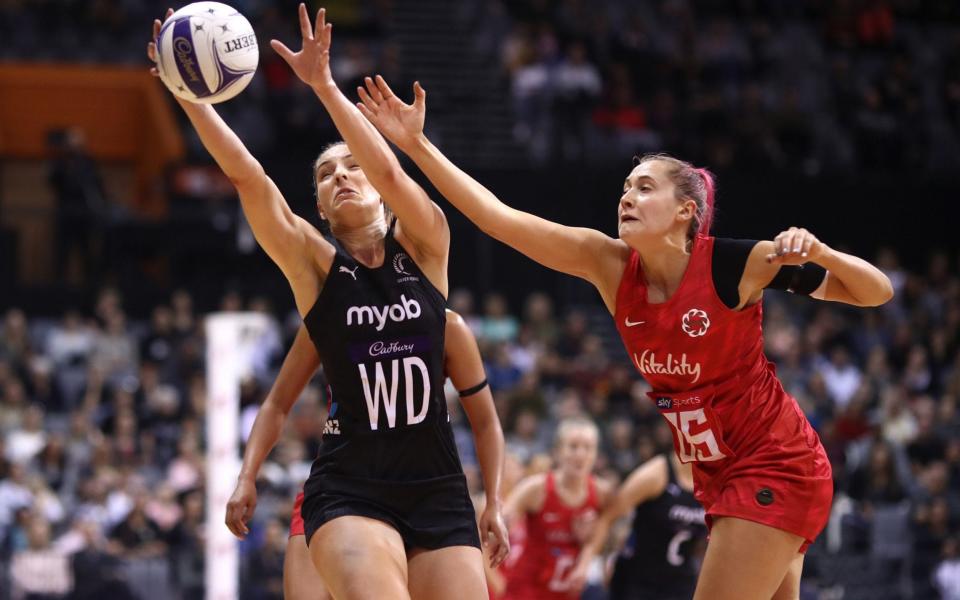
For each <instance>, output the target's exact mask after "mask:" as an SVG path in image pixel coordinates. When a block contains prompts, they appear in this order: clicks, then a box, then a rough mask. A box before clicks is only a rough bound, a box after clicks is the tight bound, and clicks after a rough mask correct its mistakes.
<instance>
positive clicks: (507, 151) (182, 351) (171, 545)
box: [0, 0, 960, 600]
mask: <svg viewBox="0 0 960 600" xmlns="http://www.w3.org/2000/svg"><path fill="white" fill-rule="evenodd" d="M230 4H231V5H233V6H234V7H236V8H237V9H239V10H240V11H241V12H242V13H244V14H245V15H246V16H247V17H248V18H250V20H251V21H252V22H253V24H254V27H255V28H256V31H257V34H258V38H259V40H260V43H261V48H262V56H261V62H260V67H259V71H258V74H257V76H256V78H255V79H254V81H253V83H252V84H251V85H250V87H249V88H248V89H247V90H246V91H244V92H243V93H242V94H241V95H240V96H239V97H238V98H236V99H234V100H232V101H230V102H228V103H226V104H221V105H219V106H218V110H219V111H220V113H221V114H222V115H224V116H225V118H226V119H227V120H228V122H229V123H230V125H231V126H232V127H233V128H234V130H235V131H237V133H238V134H239V135H240V136H241V137H242V138H243V140H244V142H245V143H246V144H247V146H248V147H249V148H250V149H251V151H252V152H253V153H254V154H255V155H256V156H257V157H258V158H259V159H261V161H262V162H263V163H264V165H265V167H266V170H267V172H268V173H269V174H270V175H271V176H272V177H273V178H274V179H275V180H276V181H277V183H278V185H279V186H280V188H281V189H282V190H283V191H284V193H285V195H286V197H287V198H288V200H289V201H290V203H291V204H292V205H293V208H294V210H295V211H296V212H298V213H299V214H301V215H302V216H304V217H306V218H308V219H310V220H312V221H313V222H316V220H317V218H316V214H315V209H314V204H313V199H312V190H311V188H310V177H309V174H310V164H311V161H312V159H313V158H314V157H315V156H316V154H317V153H318V151H319V149H320V148H321V147H323V146H324V145H325V144H326V143H328V142H330V141H332V140H334V139H336V137H337V135H336V131H335V130H334V128H333V125H332V123H331V122H330V120H329V118H328V117H327V116H326V114H325V113H324V111H323V109H322V106H321V105H320V103H319V102H318V101H317V99H316V98H315V97H314V96H313V94H312V93H311V92H309V90H308V89H307V88H306V87H304V86H302V85H300V84H299V82H298V81H296V78H295V77H294V76H293V74H292V73H291V72H290V71H289V70H288V67H287V66H286V64H285V63H284V62H283V61H282V60H281V59H280V58H279V57H278V56H276V55H275V54H274V53H273V52H272V51H271V50H270V49H269V48H268V46H267V44H266V41H267V40H269V39H270V38H271V37H276V38H279V39H281V40H284V41H285V42H287V43H288V45H292V44H293V43H294V42H295V41H296V38H297V35H298V30H297V27H296V23H295V17H296V8H295V7H296V3H295V2H292V1H286V2H275V1H268V0H230ZM312 4H314V6H313V7H312V8H317V7H319V5H320V4H319V3H316V2H314V3H312ZM308 5H309V3H308ZM324 5H325V6H326V7H327V9H328V18H329V20H330V21H332V22H333V23H335V25H336V35H335V36H334V51H333V61H334V67H333V68H334V76H335V78H336V80H337V82H338V84H339V85H340V87H341V89H343V90H344V91H345V92H347V93H348V95H351V96H352V95H353V92H352V90H354V89H355V87H356V83H357V82H358V81H359V79H360V78H361V77H362V76H363V75H367V74H372V73H382V74H384V75H385V76H386V78H387V79H388V80H389V81H391V82H392V83H393V84H395V85H394V87H395V89H398V90H403V91H402V92H400V93H401V95H405V96H407V97H409V94H410V92H409V90H410V87H409V86H410V84H411V83H412V82H413V80H414V79H418V80H420V81H421V82H422V84H423V85H424V87H425V88H426V89H427V90H428V100H427V102H428V117H427V129H428V133H429V134H430V136H431V137H432V138H433V139H434V140H435V141H436V142H437V143H438V145H439V146H441V147H442V148H443V150H444V151H445V152H446V153H447V154H448V155H449V156H450V157H451V158H452V159H453V160H454V161H455V162H457V163H458V164H460V165H462V166H464V168H466V170H468V171H470V172H471V173H474V174H476V175H477V177H478V179H480V180H481V181H482V182H484V183H485V184H486V185H488V186H489V187H490V188H491V189H493V190H494V191H495V192H496V193H497V194H498V195H499V196H500V197H501V198H503V199H504V200H505V201H507V202H508V203H511V204H513V205H515V206H517V207H522V208H525V209H528V210H531V211H532V212H535V213H537V214H540V215H543V216H547V217H550V218H554V219H556V220H559V221H561V222H565V223H576V224H581V225H586V226H593V227H597V228H599V229H601V230H603V231H606V232H608V233H612V232H613V228H614V225H615V220H614V215H615V204H616V201H617V198H618V197H619V190H620V186H621V185H622V181H623V177H624V176H625V174H626V173H627V172H628V171H629V169H630V166H631V157H632V156H633V155H635V154H638V153H643V152H646V151H653V150H666V151H670V152H673V153H675V154H677V155H679V156H682V157H684V158H687V159H690V160H692V161H693V162H695V163H698V164H705V165H706V166H708V167H710V168H711V169H713V170H714V171H715V172H716V173H717V174H718V177H719V192H718V209H719V211H718V217H717V224H716V231H717V233H718V235H725V236H731V237H741V238H770V237H772V236H773V235H775V234H776V233H777V232H779V231H780V230H781V229H783V228H786V227H788V226H791V225H802V226H805V227H807V228H809V229H810V230H811V231H813V232H814V233H815V234H816V235H818V236H819V237H820V238H821V239H822V240H824V241H825V242H827V243H828V244H831V245H834V246H837V247H841V248H847V249H850V250H852V251H855V252H856V253H858V254H860V255H862V256H865V257H867V258H869V259H872V260H873V261H874V262H875V263H876V264H878V265H879V266H881V267H882V268H883V269H884V271H885V272H886V273H887V274H888V275H889V276H890V278H891V280H892V281H893V282H894V285H895V287H896V297H895V298H894V300H893V301H892V302H891V303H889V304H888V305H886V306H884V307H882V308H880V309H874V310H857V311H851V310H848V309H845V308H844V307H842V306H839V305H827V304H822V303H816V302H813V301H809V300H804V299H796V298H793V297H788V296H786V295H784V294H778V293H776V292H772V293H768V294H767V295H766V299H765V311H766V312H765V315H766V323H765V327H766V340H767V353H768V355H769V356H770V358H771V359H773V360H775V361H776V363H777V366H778V373H779V375H780V377H781V379H782V380H783V382H784V384H785V385H786V387H787V389H788V390H789V391H790V392H791V393H793V394H794V395H795V396H796V397H797V398H798V399H799V400H800V402H801V405H802V406H803V408H804V410H805V412H806V414H807V416H808V417H809V418H810V420H811V421H812V422H813V424H814V425H815V426H816V428H817V430H818V431H819V433H820V435H821V437H822V439H823V441H824V444H825V446H826V447H827V450H828V452H829V454H830V456H831V459H832V461H833V466H834V473H835V477H836V496H835V500H834V508H833V516H832V519H831V522H830V525H829V526H828V529H827V530H826V531H825V532H824V534H823V535H822V536H821V538H820V539H819V541H818V542H817V544H816V545H815V546H814V547H813V548H811V550H810V552H809V555H808V559H807V563H806V569H805V574H804V589H803V597H804V598H811V599H812V598H821V599H824V600H827V599H836V600H839V599H856V598H864V599H867V598H869V599H880V600H882V599H885V598H890V599H892V598H917V599H933V598H943V599H954V600H955V599H958V598H960V528H958V522H960V411H958V406H957V403H958V400H960V353H958V347H960V275H958V273H960V264H958V261H960V241H958V240H960V238H958V234H957V228H958V225H960V209H958V204H960V196H958V191H957V189H958V183H960V178H958V176H957V173H958V169H960V3H958V2H957V1H956V0H696V1H694V0H642V1H641V0H367V1H360V0H355V1H349V0H331V1H329V2H325V3H324ZM166 7H167V3H161V2H154V1H152V0H149V1H148V0H0V41H2V44H0V311H2V314H0V600H8V599H9V598H23V597H27V598H68V597H69V598H143V599H152V598H185V599H187V598H200V597H202V596H203V572H204V571H203V570H204V533H203V529H202V524H203V522H204V518H205V515H204V500H203V499H204V486H203V481H204V472H203V468H204V449H205V434H204V428H203V423H204V421H203V417H204V412H205V403H206V398H205V379H204V378H205V371H204V369H205V365H204V339H203V329H202V323H203V318H204V316H205V315H206V314H208V313H211V312H214V311H218V310H231V311H232V310H244V309H245V310H251V311H256V312H261V313H264V314H266V315H268V316H269V318H270V322H271V324H272V325H271V328H270V335H269V336H268V337H267V340H268V343H264V344H262V345H261V346H260V348H259V351H258V353H257V355H256V356H255V363H254V367H255V368H254V372H253V376H251V377H250V378H249V379H248V380H246V381H245V382H244V384H243V386H242V389H241V404H242V414H241V428H242V429H243V431H244V433H246V432H248V431H249V427H250V426H251V424H252V421H253V417H254V415H255V413H256V410H257V405H258V403H259V402H260V401H261V400H262V398H263V395H264V394H265V392H266V390H267V389H268V388H269V386H270V384H271V382H272V381H273V377H274V375H275V373H276V371H277V369H278V367H279V364H280V360H281V359H282V357H283V355H284V353H285V351H286V348H287V347H288V345H289V343H290V342H291V340H292V336H293V334H294V333H295V331H296V327H297V325H298V324H299V318H298V317H297V315H296V312H295V310H294V308H293V303H292V297H291V294H290V292H289V289H288V287H287V285H286V282H285V280H284V279H283V277H282V276H281V274H280V272H279V270H278V269H277V268H276V267H274V266H273V264H271V263H270V261H269V260H268V259H267V257H266V256H265V255H264V254H263V252H262V251H261V250H260V249H259V248H258V247H257V246H256V243H255V242H254V240H253V237H252V235H251V233H250V231H249V229H248V228H247V226H246V224H245V222H244V220H243V217H242V215H241V213H240V207H239V203H238V202H237V201H236V199H235V196H234V193H233V189H232V187H231V186H230V184H229V182H228V181H227V180H226V179H225V178H224V177H223V175H222V174H221V173H220V172H219V170H218V169H216V167H215V166H213V164H212V161H211V160H210V158H209V157H208V156H207V154H206V153H205V151H204V150H203V149H202V147H201V145H200V143H199V141H198V140H197V139H196V138H195V137H194V134H193V132H192V129H190V128H189V127H188V126H184V119H183V117H182V115H181V114H180V112H179V110H178V109H177V107H176V106H175V105H174V103H173V102H172V99H171V98H170V97H169V94H168V93H167V92H166V91H165V90H164V89H163V88H162V86H161V84H160V83H159V82H157V81H154V80H153V79H152V78H151V77H150V76H149V74H148V73H147V67H148V62H147V59H146V56H145V45H146V42H147V41H148V37H149V35H150V24H151V20H152V19H153V18H155V17H159V16H162V14H163V12H164V10H165V9H166ZM410 172H411V173H413V174H414V176H415V177H417V178H418V179H420V180H423V178H422V177H421V176H420V174H419V173H418V172H417V171H416V170H415V169H411V171H410ZM435 198H436V199H437V200H438V201H440V202H441V206H446V205H445V204H444V203H443V201H442V199H441V198H439V197H437V196H435ZM448 216H449V218H450V222H451V228H452V232H453V243H452V253H451V263H450V280H451V289H454V290H456V291H454V292H453V293H452V294H451V296H450V305H451V307H452V308H454V309H455V310H458V311H459V312H461V313H462V314H463V315H464V316H466V317H467V318H468V320H469V322H470V324H471V327H472V328H473V330H474V332H475V333H476V335H477V337H478V338H479V339H480V341H481V344H482V350H483V353H484V357H485V360H486V364H487V370H488V374H489V379H490V383H491V386H492V389H493V391H494V394H495V398H496V402H497V405H498V409H499V412H500V416H501V418H502V419H503V422H504V427H505V433H506V435H507V442H508V450H509V453H510V454H511V457H512V459H511V461H510V463H511V468H509V469H508V475H509V476H510V477H513V478H516V477H517V476H518V475H520V474H521V473H522V472H523V471H524V470H525V469H536V468H543V464H544V461H543V460H542V458H540V457H541V456H543V455H548V454H549V443H550V440H551V437H552V431H553V428H554V427H555V424H556V422H557V420H558V418H561V417H563V416H566V415H570V414H576V413H585V414H588V415H590V416H591V417H593V418H594V419H595V420H596V421H597V423H598V424H599V425H600V426H601V431H602V432H603V435H602V438H603V439H602V444H601V447H602V451H601V459H600V464H599V470H600V472H601V474H603V475H604V476H607V477H610V478H613V479H617V478H620V477H622V476H623V475H624V474H625V473H628V472H629V471H630V470H632V469H633V468H634V467H635V466H636V465H637V464H639V462H640V461H643V460H645V459H647V458H649V457H651V456H652V455H654V454H655V453H657V452H659V451H661V450H663V449H665V448H668V447H669V444H670V433H669V431H668V430H667V429H666V426H665V425H664V423H663V422H661V419H660V418H659V416H658V415H657V414H656V411H655V410H654V409H653V408H652V406H650V405H649V402H648V400H647V399H646V396H645V394H644V391H645V389H646V388H645V385H644V383H643V382H642V381H641V380H640V379H639V378H638V375H637V374H636V373H635V371H634V370H633V369H632V367H631V365H630V363H629V362H628V360H627V359H626V356H625V353H624V351H623V349H622V346H621V344H620V342H619V340H618V338H617V335H616V332H615V330H614V328H613V327H612V322H611V321H610V319H609V317H608V315H607V314H606V312H605V311H604V309H603V306H602V305H601V303H600V302H599V298H598V297H597V296H596V294H595V293H594V291H593V290H592V289H590V288H589V287H588V286H587V285H586V284H582V283H579V282H577V281H574V280H573V279H571V278H567V277H562V276H559V275H555V274H553V273H551V272H549V271H547V270H546V269H544V268H541V267H539V266H536V265H534V264H533V263H531V262H530V261H528V260H526V259H519V260H518V257H517V255H516V254H514V253H513V252H512V251H510V250H509V249H507V248H505V247H504V246H501V245H499V244H497V243H496V242H494V241H492V240H490V239H487V238H485V237H484V236H483V235H481V234H479V233H478V232H477V231H476V230H475V229H474V228H473V227H472V226H469V225H468V224H467V223H466V222H465V221H464V220H463V219H462V218H461V217H460V216H459V215H458V214H457V213H455V212H454V211H452V210H451V211H449V212H448ZM325 406H326V401H325V385H324V382H323V378H322V374H318V376H317V377H316V379H315V380H314V382H313V383H312V384H311V385H310V387H309V389H308V390H307V392H306V393H305V394H304V396H303V397H302V398H301V399H300V401H299V402H298V403H297V405H296V407H295V408H294V412H293V414H292V416H291V418H290V420H289V422H288V424H289V427H288V429H287V431H286V433H285V435H284V437H283V440H282V441H281V443H280V444H279V445H278V447H277V448H276V449H275V451H274V452H273V454H272V455H271V457H270V460H269V462H268V464H267V465H266V466H265V468H264V469H263V471H262V477H261V481H260V484H261V486H260V490H261V491H260V503H259V506H258V508H257V513H256V520H255V523H254V526H253V527H252V529H253V534H252V535H251V536H250V538H249V539H248V540H247V541H245V542H243V543H242V544H241V564H242V567H241V576H242V578H243V579H242V586H241V590H242V594H241V597H242V598H251V599H254V598H255V599H266V598H280V597H281V595H282V592H281V584H280V582H281V578H282V570H281V566H282V553H283V548H284V545H285V543H286V527H287V524H288V520H289V514H290V508H291V504H292V500H293V497H294V495H295V494H296V492H297V491H298V490H299V487H300V484H301V482H302V481H303V479H304V478H305V477H306V475H307V473H308V470H309V465H310V462H311V459H312V456H313V455H314V454H315V452H316V449H317V444H318V441H319V436H320V433H321V428H322V422H323V420H322V417H323V413H324V412H325ZM451 406H456V401H455V395H454V396H452V397H451ZM454 414H455V415H457V417H456V419H457V423H456V431H457V435H458V441H459V442H460V452H461V458H462V460H463V463H464V467H465V468H466V470H467V472H468V476H469V477H470V478H471V481H472V483H473V484H474V485H475V486H479V478H478V477H477V467H476V459H475V456H474V452H473V449H472V446H471V444H472V442H471V436H470V434H469V428H468V426H467V424H466V423H465V421H464V419H463V417H462V413H461V412H460V411H455V413H454ZM38 565H40V567H38ZM590 593H592V594H600V595H599V596H597V595H594V596H591V597H594V598H602V597H603V596H602V590H600V589H598V588H596V586H594V588H593V589H592V590H590Z"/></svg>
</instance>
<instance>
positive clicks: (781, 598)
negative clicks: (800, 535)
mask: <svg viewBox="0 0 960 600" xmlns="http://www.w3.org/2000/svg"><path fill="white" fill-rule="evenodd" d="M802 575H803V554H797V555H796V556H795V557H794V558H793V560H792V561H791V562H790V568H788V569H787V574H786V575H784V576H783V581H781V582H780V587H779V588H777V591H776V593H774V595H773V598H772V599H771V600H800V577H801V576H802Z"/></svg>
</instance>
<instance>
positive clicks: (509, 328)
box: [477, 293, 519, 344]
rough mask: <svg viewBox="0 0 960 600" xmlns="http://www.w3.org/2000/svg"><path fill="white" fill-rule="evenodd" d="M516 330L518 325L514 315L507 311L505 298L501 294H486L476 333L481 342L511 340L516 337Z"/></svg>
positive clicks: (517, 330) (495, 342)
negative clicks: (478, 330) (478, 329)
mask: <svg viewBox="0 0 960 600" xmlns="http://www.w3.org/2000/svg"><path fill="white" fill-rule="evenodd" d="M518 332H519V325H518V323H517V319H516V317H514V316H513V315H511V314H510V313H509V311H508V307H507V299H506V298H504V297H503V295H502V294H498V293H490V294H487V296H486V298H484V301H483V317H482V318H481V321H480V332H479V334H478V335H477V337H478V338H479V340H480V341H481V343H484V344H499V343H501V342H512V341H514V340H516V339H517V334H518Z"/></svg>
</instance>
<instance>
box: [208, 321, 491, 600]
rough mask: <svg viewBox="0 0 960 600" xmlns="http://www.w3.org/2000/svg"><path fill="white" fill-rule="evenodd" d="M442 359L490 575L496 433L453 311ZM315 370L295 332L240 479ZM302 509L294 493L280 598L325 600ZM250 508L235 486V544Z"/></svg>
mask: <svg viewBox="0 0 960 600" xmlns="http://www.w3.org/2000/svg"><path fill="white" fill-rule="evenodd" d="M444 357H445V370H446V373H447V376H448V377H450V380H451V381H452V382H453V385H454V387H455V388H457V390H458V391H459V392H460V399H461V401H462V403H463V410H464V412H465V413H466V414H467V418H468V419H469V421H470V427H471V429H472V430H473V436H474V444H475V446H476V448H477V456H478V460H479V462H480V471H481V474H482V476H483V482H484V493H485V503H484V510H483V511H482V514H481V515H480V533H481V540H483V543H484V550H485V551H486V552H487V554H488V555H489V556H490V564H491V566H492V567H496V566H498V565H499V564H500V563H501V562H502V561H503V559H504V558H506V556H507V554H508V553H509V551H510V544H509V541H508V540H507V530H506V527H505V526H504V523H503V519H502V517H501V516H500V510H501V509H500V507H501V495H500V479H501V471H502V461H503V431H502V430H501V428H500V420H499V418H498V417H497V411H496V407H495V406H494V404H493V395H492V394H491V393H490V387H489V386H488V385H486V377H485V375H484V370H483V361H482V359H481V358H480V350H479V348H478V347H477V342H476V339H475V338H474V336H473V333H472V332H471V331H470V328H469V327H468V326H467V324H466V322H465V321H464V320H463V319H462V318H461V317H460V315H458V314H457V313H455V312H453V311H447V325H446V336H445V346H444ZM319 366H320V357H319V356H317V352H316V348H314V346H313V344H312V343H311V342H310V338H309V335H308V334H307V332H306V329H305V328H303V327H301V328H300V330H299V331H298V332H297V337H296V338H295V339H294V343H293V346H292V347H291V348H290V351H289V352H288V353H287V357H286V358H285V359H284V361H283V365H282V366H281V368H280V372H279V373H278V375H277V380H276V381H275V382H274V384H273V387H272V388H271V390H270V392H269V394H268V395H267V397H266V399H265V400H264V402H263V405H262V406H261V408H260V412H259V413H258V415H257V420H256V422H255V423H254V429H253V431H252V432H251V435H250V439H249V441H248V444H247V449H246V451H245V452H244V472H245V473H248V474H252V475H253V476H254V477H255V476H256V474H257V473H258V472H259V471H260V467H261V466H262V464H263V461H264V460H265V459H266V457H267V455H268V454H269V452H270V450H271V449H272V448H273V446H274V445H275V444H276V442H277V440H278V439H279V437H280V433H281V431H282V429H283V424H284V421H285V420H286V416H287V414H289V412H290V409H291V408H292V407H293V404H294V403H295V402H296V401H297V398H299V397H300V394H301V393H302V392H303V388H304V387H305V386H306V385H307V382H308V381H309V380H310V378H311V377H312V376H313V374H314V373H315V372H316V370H317V368H318V367H319ZM302 504H303V492H300V493H299V494H298V495H297V498H296V502H295V503H294V508H293V514H292V515H291V521H290V536H289V539H288V540H287V549H286V554H285V556H284V562H283V588H284V591H283V595H284V598H288V599H290V600H325V599H327V598H330V595H329V592H328V591H327V589H326V586H325V585H324V583H323V579H322V578H321V577H320V574H319V573H318V572H317V570H316V568H314V566H313V562H311V560H310V551H309V548H308V547H307V542H306V539H305V533H304V523H303V517H302V516H301V514H300V507H301V506H302ZM256 505H257V496H256V488H255V487H253V488H251V487H249V486H243V485H238V486H237V489H236V491H235V492H234V494H233V496H232V497H231V498H230V504H229V508H228V510H227V527H229V528H230V530H231V531H232V532H233V533H234V534H235V535H237V536H238V537H241V538H242V537H244V536H245V535H246V534H247V533H248V532H249V531H248V529H247V523H248V522H249V521H250V519H251V518H252V517H253V512H254V510H255V509H256Z"/></svg>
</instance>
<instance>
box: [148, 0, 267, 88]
mask: <svg viewBox="0 0 960 600" xmlns="http://www.w3.org/2000/svg"><path fill="white" fill-rule="evenodd" d="M156 43H157V70H158V71H159V72H160V79H161V80H162V81H163V83H164V85H166V86H167V88H168V89H169V90H170V91H171V92H173V93H174V94H175V95H176V96H178V97H180V98H183V99H184V100H188V101H190V102H201V103H204V104H215V103H217V102H223V101H224V100H229V99H230V98H233V97H234V96H236V95H237V94H239V93H240V92H242V91H243V89H244V88H245V87H247V84H248V83H250V80H251V79H252V78H253V74H254V73H255V72H256V70H257V63H258V62H259V60H260V49H259V48H258V46H257V36H256V34H254V32H253V27H252V26H251V25H250V22H249V21H247V19H246V17H244V16H243V15H241V14H240V13H238V12H237V11H236V10H235V9H233V8H231V7H229V6H227V5H226V4H221V3H220V2H194V3H193V4H188V5H187V6H184V7H183V8H181V9H180V10H178V11H177V12H175V13H173V14H172V15H171V16H170V18H169V19H167V20H166V21H165V22H164V23H163V26H162V27H161V28H160V35H159V36H157V40H156Z"/></svg>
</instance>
